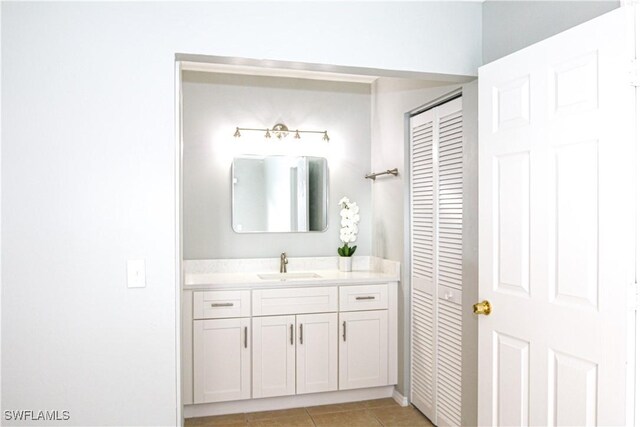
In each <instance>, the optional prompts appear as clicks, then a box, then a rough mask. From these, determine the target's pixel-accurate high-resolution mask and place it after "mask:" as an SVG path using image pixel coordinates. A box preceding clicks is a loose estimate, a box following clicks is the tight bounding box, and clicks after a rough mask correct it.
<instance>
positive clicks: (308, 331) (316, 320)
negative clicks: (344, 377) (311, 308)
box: [296, 313, 338, 394]
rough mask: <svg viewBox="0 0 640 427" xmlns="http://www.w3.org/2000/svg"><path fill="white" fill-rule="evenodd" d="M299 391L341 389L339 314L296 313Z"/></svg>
mask: <svg viewBox="0 0 640 427" xmlns="http://www.w3.org/2000/svg"><path fill="white" fill-rule="evenodd" d="M296 319H297V327H296V331H298V339H297V340H296V341H297V344H296V346H297V363H296V372H297V375H296V377H297V380H296V383H297V387H296V393H297V394H304V393H317V392H322V391H333V390H337V389H338V314H337V313H325V314H305V315H298V316H296Z"/></svg>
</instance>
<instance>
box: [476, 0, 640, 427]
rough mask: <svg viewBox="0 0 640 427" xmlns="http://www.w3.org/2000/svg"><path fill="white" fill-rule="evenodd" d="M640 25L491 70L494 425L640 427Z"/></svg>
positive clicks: (604, 24)
mask: <svg viewBox="0 0 640 427" xmlns="http://www.w3.org/2000/svg"><path fill="white" fill-rule="evenodd" d="M629 9H631V8H629ZM630 18H631V17H630V15H628V14H627V13H626V8H622V9H618V10H616V11H614V12H611V13H609V14H607V15H604V16H602V17H599V18H596V19H595V20H592V21H590V22H587V23H585V24H583V25H580V26H578V27H576V28H573V29H571V30H568V31H566V32H564V33H562V34H559V35H557V36H554V37H552V38H550V39H548V40H545V41H543V42H540V43H537V44H535V45H533V46H531V47H528V48H526V49H524V50H522V51H520V52H517V53H515V54H512V55H509V56H508V57H506V58H503V59H500V60H498V61H496V62H493V63H491V64H488V65H486V66H484V67H482V68H481V69H480V72H479V96H480V116H479V124H480V129H479V131H480V145H479V201H480V205H479V206H480V208H479V229H480V234H479V267H480V270H479V281H480V283H479V286H480V289H479V299H481V300H485V299H486V300H488V301H489V302H490V303H491V305H492V312H491V314H490V315H488V316H481V318H480V319H479V369H478V373H479V378H478V383H479V390H478V399H479V400H478V406H479V408H478V417H479V418H478V421H479V423H480V424H481V425H494V426H518V425H571V426H577V425H623V424H625V422H626V420H625V414H626V412H625V402H626V398H625V381H626V378H625V375H626V371H625V363H626V362H627V360H626V354H627V353H626V351H625V350H626V327H627V325H626V322H625V316H626V313H625V311H626V290H627V286H628V285H629V284H631V283H632V281H633V261H632V258H633V256H634V247H633V237H634V236H633V230H634V223H633V216H634V204H633V195H634V187H633V185H634V184H633V183H634V181H633V177H634V175H633V171H634V164H633V159H634V157H633V154H634V146H633V141H632V126H633V123H634V122H633V116H632V112H633V99H634V98H633V94H634V89H633V88H632V87H631V86H630V84H629V83H630V79H629V76H628V69H629V66H630V58H631V52H632V50H631V48H632V46H631V44H630V42H631V41H632V40H631V38H630V37H629V35H630V33H629V29H630V28H631V22H632V21H631V19H630ZM628 42H629V43H628Z"/></svg>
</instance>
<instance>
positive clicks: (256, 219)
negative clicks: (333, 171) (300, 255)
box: [231, 156, 329, 233]
mask: <svg viewBox="0 0 640 427" xmlns="http://www.w3.org/2000/svg"><path fill="white" fill-rule="evenodd" d="M231 174H232V184H231V185H232V189H231V193H232V215H231V217H232V227H233V230H234V231H235V232H237V233H287V232H309V231H324V230H326V229H327V209H328V198H329V197H328V196H329V171H328V168H327V159H325V158H322V157H304V156H242V157H236V158H234V159H233V166H232V171H231Z"/></svg>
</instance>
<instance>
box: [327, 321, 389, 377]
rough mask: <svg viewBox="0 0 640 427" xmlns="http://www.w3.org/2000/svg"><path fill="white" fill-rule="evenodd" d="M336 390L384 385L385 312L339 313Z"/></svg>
mask: <svg viewBox="0 0 640 427" xmlns="http://www.w3.org/2000/svg"><path fill="white" fill-rule="evenodd" d="M340 333H341V335H340V338H339V340H340V356H339V357H340V358H339V365H340V373H339V378H340V390H347V389H352V388H361V387H375V386H380V385H386V384H387V381H388V368H387V361H388V354H389V348H388V316H387V310H377V311H357V312H350V313H340Z"/></svg>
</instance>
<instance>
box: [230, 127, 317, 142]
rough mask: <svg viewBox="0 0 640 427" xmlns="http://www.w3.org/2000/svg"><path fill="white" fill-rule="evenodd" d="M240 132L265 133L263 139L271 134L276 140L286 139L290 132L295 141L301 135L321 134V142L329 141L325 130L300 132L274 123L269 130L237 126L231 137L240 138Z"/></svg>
mask: <svg viewBox="0 0 640 427" xmlns="http://www.w3.org/2000/svg"><path fill="white" fill-rule="evenodd" d="M240 131H250V132H264V133H265V135H264V136H265V138H271V134H273V135H275V137H276V138H278V139H282V138H286V137H287V136H288V135H289V133H290V132H294V138H295V139H300V134H302V133H315V134H322V140H323V141H329V134H328V132H327V131H326V130H301V129H296V130H289V128H288V127H287V125H285V124H283V123H276V124H275V125H274V126H273V127H272V128H271V129H269V128H241V127H239V126H236V131H235V133H234V134H233V136H234V137H236V138H239V137H240V136H242V134H241V133H240Z"/></svg>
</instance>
